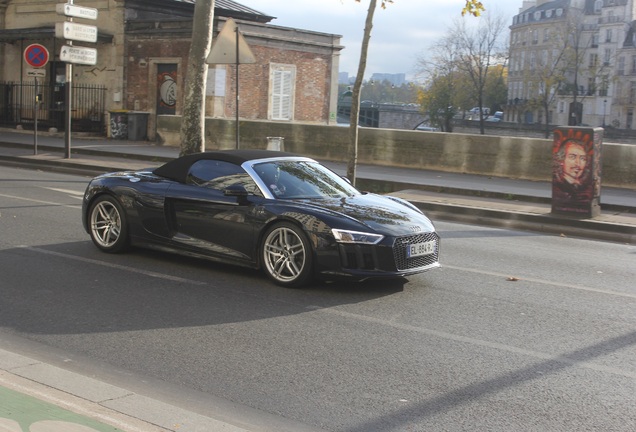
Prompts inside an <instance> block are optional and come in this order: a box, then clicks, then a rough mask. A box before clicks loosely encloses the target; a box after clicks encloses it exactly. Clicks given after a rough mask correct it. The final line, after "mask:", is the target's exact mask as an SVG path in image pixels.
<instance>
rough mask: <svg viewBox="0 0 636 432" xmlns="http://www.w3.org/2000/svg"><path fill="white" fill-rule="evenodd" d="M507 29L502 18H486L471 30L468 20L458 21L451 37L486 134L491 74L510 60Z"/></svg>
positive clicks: (496, 16)
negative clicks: (504, 37) (486, 93)
mask: <svg viewBox="0 0 636 432" xmlns="http://www.w3.org/2000/svg"><path fill="white" fill-rule="evenodd" d="M505 29H506V20H505V19H504V18H503V16H502V15H500V14H499V15H497V14H494V13H488V14H485V15H484V16H483V17H482V18H481V19H480V20H479V22H478V23H477V25H475V26H469V25H468V23H467V22H466V20H456V21H455V22H454V26H453V27H452V29H451V32H450V36H451V38H453V40H454V41H456V44H457V48H458V53H457V64H458V67H459V69H460V70H462V71H463V72H464V73H465V74H466V76H468V77H469V79H470V82H471V83H472V85H473V90H474V92H475V95H476V100H477V105H478V106H479V114H480V115H479V128H480V132H481V133H482V134H484V113H483V105H484V89H485V87H486V82H487V80H488V74H489V73H490V72H491V71H492V67H493V66H494V65H497V64H500V63H501V62H502V61H504V59H505V58H506V57H507V55H506V52H507V49H506V47H505V46H504V45H503V43H502V42H501V36H502V33H503V32H504V30H505Z"/></svg>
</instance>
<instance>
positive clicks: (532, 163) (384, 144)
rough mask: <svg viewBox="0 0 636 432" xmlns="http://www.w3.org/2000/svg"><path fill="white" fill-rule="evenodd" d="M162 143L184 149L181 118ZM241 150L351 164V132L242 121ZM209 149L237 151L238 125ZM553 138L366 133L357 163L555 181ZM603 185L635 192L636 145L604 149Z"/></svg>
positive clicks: (161, 136)
mask: <svg viewBox="0 0 636 432" xmlns="http://www.w3.org/2000/svg"><path fill="white" fill-rule="evenodd" d="M157 123H158V127H157V137H158V140H159V143H160V144H163V145H172V146H179V124H180V117H178V116H159V117H158V121H157ZM239 127H240V135H241V139H240V143H239V146H240V148H262V149H265V148H267V142H268V141H267V137H272V136H274V137H283V138H284V149H285V151H289V152H293V153H297V154H302V155H305V156H309V157H313V158H316V159H321V160H331V161H340V162H345V161H347V159H348V158H347V148H348V145H349V144H348V142H349V141H348V140H349V138H348V132H349V129H348V128H347V127H341V126H328V125H312V124H298V123H275V122H263V121H241V122H240V124H239ZM205 134H206V150H215V149H233V148H236V138H235V123H234V121H228V120H222V119H211V118H208V119H206V130H205ZM552 145H553V142H552V139H540V138H521V137H506V136H492V135H477V134H461V133H443V132H420V131H407V130H394V129H375V128H361V129H360V135H359V150H358V161H359V162H360V163H364V164H375V165H387V166H399V167H405V168H421V169H431V170H439V171H448V172H461V173H467V174H481V175H489V176H495V177H508V178H519V179H528V180H541V181H551V176H552ZM602 163H603V185H605V186H614V187H625V188H630V189H636V170H635V169H634V166H636V145H630V144H604V145H603V154H602Z"/></svg>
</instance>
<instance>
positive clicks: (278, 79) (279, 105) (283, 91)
mask: <svg viewBox="0 0 636 432" xmlns="http://www.w3.org/2000/svg"><path fill="white" fill-rule="evenodd" d="M294 75H295V74H294V70H293V66H281V65H279V66H273V67H272V71H271V88H272V91H271V103H270V107H271V114H270V116H271V119H272V120H292V117H293V106H294V104H293V94H294Z"/></svg>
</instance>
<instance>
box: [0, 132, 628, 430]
mask: <svg viewBox="0 0 636 432" xmlns="http://www.w3.org/2000/svg"><path fill="white" fill-rule="evenodd" d="M69 150H70V151H69ZM178 154H179V149H178V148H175V147H167V146H158V145H155V144H154V143H150V142H146V141H127V140H112V139H107V138H103V137H101V138H97V137H89V136H84V137H81V136H73V137H72V138H71V142H70V149H68V148H67V147H66V143H65V141H64V137H63V135H61V134H49V133H43V132H40V133H38V135H37V136H36V135H35V134H34V133H33V132H32V131H30V132H26V131H17V130H13V129H0V165H5V166H13V167H24V168H29V169H33V168H36V169H41V170H49V171H57V172H65V173H74V174H79V175H84V176H87V180H88V177H92V176H94V175H97V174H99V173H104V172H111V171H121V170H135V169H143V168H151V167H156V166H159V165H161V164H162V163H164V162H165V161H168V160H171V159H173V158H175V157H177V156H178ZM323 163H325V165H327V166H329V167H331V168H332V169H334V170H335V171H336V172H339V173H342V174H344V173H345V172H346V164H344V163H336V162H329V161H323ZM357 186H358V188H359V189H363V190H370V191H374V192H380V193H391V195H394V196H399V197H401V198H404V199H406V200H408V201H410V202H412V203H414V204H415V205H416V206H418V207H419V208H421V209H422V210H424V211H425V212H426V214H427V215H428V216H429V217H430V218H431V219H432V220H433V221H436V220H440V221H442V220H443V221H454V222H461V223H468V224H476V225H487V226H494V227H501V228H509V229H520V230H527V231H531V232H537V233H545V234H553V235H560V236H568V237H580V238H588V239H594V240H600V241H611V242H620V243H625V244H636V185H634V187H633V188H630V189H626V188H609V187H603V188H602V191H601V214H600V215H599V216H597V217H595V218H589V219H578V218H572V217H567V216H562V215H554V214H552V213H551V184H550V183H549V182H548V181H546V182H539V181H528V180H519V179H509V178H496V177H489V176H479V175H469V174H462V173H447V172H441V171H430V170H419V169H405V168H394V167H385V166H377V165H365V164H361V165H358V167H357ZM4 345H5V343H3V346H2V347H1V348H0V431H3V432H4V431H9V432H27V431H30V432H94V431H98V432H117V431H121V432H139V431H143V432H146V431H148V432H154V431H175V432H177V431H178V432H189V431H196V432H204V431H205V432H210V431H212V432H214V431H228V432H238V431H294V432H301V431H307V432H311V431H316V430H317V429H314V428H311V427H308V426H306V425H302V424H298V423H296V422H293V421H290V420H287V419H282V418H277V417H275V416H272V415H271V414H267V413H259V412H253V411H249V410H248V409H247V408H246V407H242V408H241V407H234V406H225V407H224V404H223V403H220V402H217V403H215V404H213V405H214V407H215V409H208V408H202V409H200V410H189V409H188V406H187V405H188V404H177V403H175V404H167V403H166V402H163V401H162V400H159V399H155V398H153V397H150V396H148V395H147V394H145V393H143V392H139V391H134V390H131V389H130V388H128V387H130V386H129V385H127V384H126V382H118V383H117V384H114V383H113V382H112V381H110V380H109V379H106V378H98V377H96V376H95V375H94V374H93V375H87V374H86V373H81V372H74V371H72V370H69V369H68V368H66V367H64V364H61V365H57V364H54V363H55V362H51V361H46V360H44V361H43V360H41V358H42V357H41V356H31V355H28V353H27V354H26V355H25V354H24V353H18V352H16V351H18V350H15V349H13V350H12V349H8V350H6V349H5V348H7V347H6V346H4ZM230 405H231V404H230Z"/></svg>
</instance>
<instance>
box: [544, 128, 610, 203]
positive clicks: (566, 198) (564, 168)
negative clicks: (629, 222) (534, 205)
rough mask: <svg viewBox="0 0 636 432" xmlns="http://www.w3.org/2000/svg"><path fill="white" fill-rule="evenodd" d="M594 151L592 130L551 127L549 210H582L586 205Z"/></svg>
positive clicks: (591, 189) (590, 191) (589, 200)
mask: <svg viewBox="0 0 636 432" xmlns="http://www.w3.org/2000/svg"><path fill="white" fill-rule="evenodd" d="M594 151H595V143H594V134H593V132H592V131H582V130H578V129H565V130H560V129H557V130H556V131H555V135H554V147H553V150H552V157H553V165H552V208H553V211H554V210H556V211H561V212H572V213H585V212H586V211H587V209H589V207H590V205H591V203H592V199H593V197H594V177H595V176H594V173H593V172H592V165H593V164H592V161H593V156H594ZM599 151H600V150H599ZM599 181H600V180H599Z"/></svg>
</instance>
